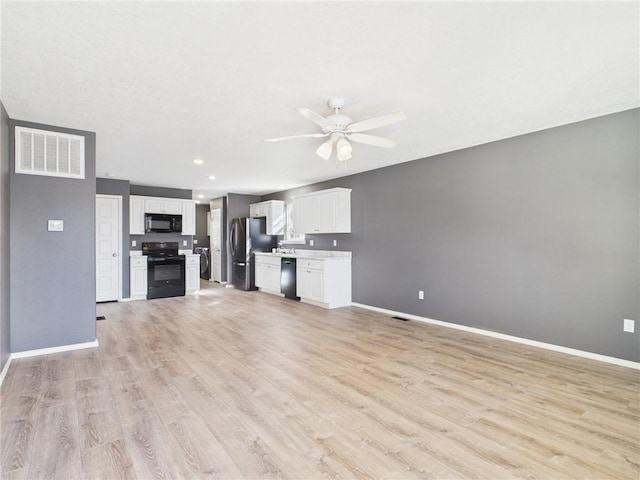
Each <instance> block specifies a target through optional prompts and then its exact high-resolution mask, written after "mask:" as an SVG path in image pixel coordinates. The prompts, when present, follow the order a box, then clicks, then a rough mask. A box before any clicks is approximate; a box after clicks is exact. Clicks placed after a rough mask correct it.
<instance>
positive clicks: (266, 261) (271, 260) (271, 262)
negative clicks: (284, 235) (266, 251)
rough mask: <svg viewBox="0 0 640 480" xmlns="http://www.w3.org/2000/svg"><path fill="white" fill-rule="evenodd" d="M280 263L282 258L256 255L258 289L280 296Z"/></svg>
mask: <svg viewBox="0 0 640 480" xmlns="http://www.w3.org/2000/svg"><path fill="white" fill-rule="evenodd" d="M280 263H281V259H280V257H269V256H266V255H256V256H255V268H256V277H255V283H256V287H258V288H259V289H260V290H263V291H265V292H268V293H277V294H280V271H281V270H280Z"/></svg>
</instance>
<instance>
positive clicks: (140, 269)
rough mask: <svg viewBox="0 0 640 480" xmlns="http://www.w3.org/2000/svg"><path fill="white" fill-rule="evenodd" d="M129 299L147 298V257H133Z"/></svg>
mask: <svg viewBox="0 0 640 480" xmlns="http://www.w3.org/2000/svg"><path fill="white" fill-rule="evenodd" d="M130 263H131V265H130V275H129V279H130V285H129V289H130V292H129V297H130V298H131V300H143V299H146V298H147V257H145V256H143V255H138V256H134V257H131V262H130Z"/></svg>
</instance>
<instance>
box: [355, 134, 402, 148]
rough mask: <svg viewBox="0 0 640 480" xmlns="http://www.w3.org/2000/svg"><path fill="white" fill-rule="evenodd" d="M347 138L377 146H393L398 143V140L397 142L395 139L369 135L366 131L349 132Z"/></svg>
mask: <svg viewBox="0 0 640 480" xmlns="http://www.w3.org/2000/svg"><path fill="white" fill-rule="evenodd" d="M347 138H348V139H349V140H351V141H353V142H358V143H365V144H367V145H375V146H376V147H386V148H392V147H395V146H396V145H397V142H395V141H394V140H389V139H388V138H382V137H376V136H375V135H368V134H366V133H348V134H347Z"/></svg>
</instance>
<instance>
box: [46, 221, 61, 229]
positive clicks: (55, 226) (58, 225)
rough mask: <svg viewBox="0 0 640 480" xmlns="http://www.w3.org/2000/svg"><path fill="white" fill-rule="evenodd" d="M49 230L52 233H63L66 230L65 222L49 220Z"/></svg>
mask: <svg viewBox="0 0 640 480" xmlns="http://www.w3.org/2000/svg"><path fill="white" fill-rule="evenodd" d="M47 230H48V231H50V232H62V231H63V230H64V220H48V221H47Z"/></svg>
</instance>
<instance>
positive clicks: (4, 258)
mask: <svg viewBox="0 0 640 480" xmlns="http://www.w3.org/2000/svg"><path fill="white" fill-rule="evenodd" d="M0 115H1V117H0V371H2V369H3V368H4V366H5V364H6V363H7V361H8V360H9V355H10V354H11V328H10V317H9V313H10V309H9V165H10V163H11V162H10V161H9V115H7V111H6V110H5V109H4V105H2V103H1V102H0Z"/></svg>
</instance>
